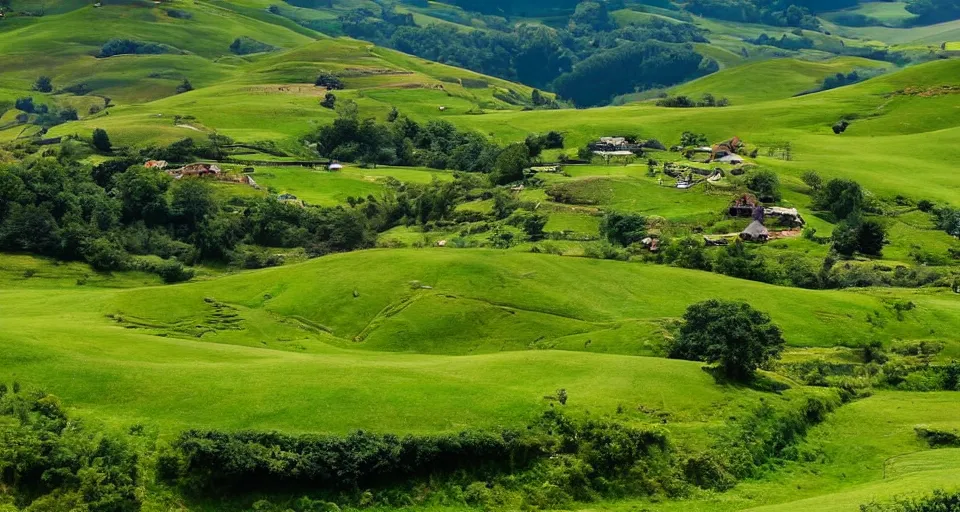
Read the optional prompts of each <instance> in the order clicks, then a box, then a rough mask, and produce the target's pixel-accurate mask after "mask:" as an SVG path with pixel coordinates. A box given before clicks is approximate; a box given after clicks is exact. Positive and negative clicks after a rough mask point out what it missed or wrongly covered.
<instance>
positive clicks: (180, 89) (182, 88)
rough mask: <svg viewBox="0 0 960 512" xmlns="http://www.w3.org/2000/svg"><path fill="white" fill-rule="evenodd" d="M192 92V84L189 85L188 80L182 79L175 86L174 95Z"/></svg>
mask: <svg viewBox="0 0 960 512" xmlns="http://www.w3.org/2000/svg"><path fill="white" fill-rule="evenodd" d="M192 90H193V84H191V83H190V80H188V79H186V78H184V79H183V81H182V82H180V85H178V86H177V89H176V91H175V92H176V93H177V94H183V93H185V92H190V91H192Z"/></svg>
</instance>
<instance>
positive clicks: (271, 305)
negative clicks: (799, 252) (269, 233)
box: [113, 248, 960, 354]
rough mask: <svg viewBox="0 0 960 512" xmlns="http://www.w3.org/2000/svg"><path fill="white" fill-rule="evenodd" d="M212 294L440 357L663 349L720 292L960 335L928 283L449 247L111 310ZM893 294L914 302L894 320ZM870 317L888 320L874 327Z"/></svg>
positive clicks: (363, 341)
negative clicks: (891, 283) (861, 286)
mask: <svg viewBox="0 0 960 512" xmlns="http://www.w3.org/2000/svg"><path fill="white" fill-rule="evenodd" d="M308 283H317V284H316V286H311V285H309V284H308ZM208 297H213V298H215V299H216V300H218V301H221V302H225V303H229V304H236V305H238V306H242V307H244V308H250V309H254V310H257V309H262V310H265V311H267V312H270V313H273V314H277V315H281V316H284V317H289V318H300V319H304V320H305V321H306V322H308V324H307V325H314V326H317V328H319V329H321V330H322V331H323V332H326V333H329V334H332V335H333V336H335V337H336V338H339V339H340V340H343V341H342V342H340V343H341V344H343V345H344V346H348V347H351V348H358V349H364V348H371V349H384V348H385V349H387V350H399V351H407V352H429V353H445V354H464V353H478V352H497V351H502V350H524V349H527V348H569V349H572V350H587V351H609V352H621V353H633V354H649V353H654V352H655V351H656V343H657V342H658V340H660V341H662V334H660V331H661V329H660V328H659V327H658V326H663V325H664V322H669V321H670V320H672V319H675V318H677V317H679V316H680V315H681V314H682V313H683V311H684V309H685V308H686V307H687V306H688V305H689V304H692V303H694V302H697V301H699V300H705V299H709V298H718V297H721V298H728V299H740V300H746V301H748V302H751V303H752V304H754V305H755V306H756V307H758V308H759V309H761V310H764V311H767V312H768V313H769V314H770V315H771V316H772V317H773V319H774V321H775V322H777V323H778V324H780V325H781V327H782V328H783V330H784V333H785V337H786V339H787V341H788V342H789V343H790V344H792V345H795V346H836V345H841V344H843V345H854V346H855V345H860V344H863V343H866V342H868V341H871V340H874V339H879V340H884V341H893V340H898V339H907V340H909V339H928V338H930V337H934V338H937V339H943V340H944V341H947V342H950V343H953V342H954V341H955V334H954V330H955V329H956V327H957V326H958V325H960V324H958V321H960V320H958V319H960V315H952V314H951V313H949V312H952V311H960V298H958V297H956V296H955V295H953V294H950V293H946V292H938V291H933V290H882V289H881V290H872V291H840V292H838V291H823V292H820V291H808V290H800V289H794V288H781V287H776V286H769V285H764V284H760V283H755V282H750V281H741V280H736V279H731V278H727V277H724V276H719V275H716V274H710V273H702V272H696V271H689V270H682V269H675V268H670V267H664V266H658V265H646V264H639V263H621V262H610V261H598V260H590V259H582V258H571V257H555V256H547V255H536V254H529V253H519V252H503V251H488V250H457V249H452V248H447V249H424V250H415V249H413V250H411V249H403V250H376V251H367V252H361V253H354V254H347V255H337V256H329V257H325V258H321V259H318V260H313V261H310V262H308V263H304V264H299V265H292V266H286V267H281V268H275V269H269V270H264V271H260V272H257V273H249V274H247V273H244V274H240V275H236V276H228V277H224V278H222V279H217V280H215V281H209V282H203V283H196V284H190V285H185V286H177V287H162V288H149V289H139V290H135V291H130V292H124V293H123V294H121V295H120V296H119V298H118V300H117V301H116V303H115V305H114V306H113V308H114V309H115V312H116V314H118V315H120V316H124V317H131V318H140V319H143V321H144V322H146V323H147V324H150V325H155V326H156V328H157V329H159V331H164V332H167V331H169V330H170V329H173V328H174V327H175V326H176V325H179V323H181V322H187V323H188V324H189V323H190V322H194V321H196V320H197V319H198V318H202V317H203V314H202V313H195V311H199V312H202V311H204V310H205V306H204V302H203V299H204V298H208ZM897 300H911V301H913V302H914V303H915V304H916V305H917V309H915V310H914V311H911V312H909V313H908V314H907V315H906V316H905V317H904V320H903V321H897V320H894V317H895V314H894V311H893V309H892V308H893V304H894V302H895V301H897ZM157 304H164V305H167V306H164V307H159V308H158V307H157V306H156V305H157ZM147 305H149V307H148V306H147ZM872 316H879V317H880V318H883V319H889V320H888V321H884V322H879V321H873V320H870V321H868V317H872ZM881 324H882V325H881ZM458 325H460V326H461V327H460V328H457V326H458ZM467 326H469V327H467ZM638 330H639V331H645V332H646V334H645V335H643V336H637V332H638ZM174 331H175V329H174V330H173V331H170V332H174ZM931 331H932V332H931ZM586 333H590V334H589V335H588V336H586V338H588V339H592V342H591V343H585V342H586V339H583V337H582V336H581V335H584V334H586ZM577 336H581V337H580V338H577ZM591 336H592V338H591ZM570 337H574V338H570ZM573 340H580V341H579V344H577V343H575V342H574V341H573ZM630 340H635V341H634V342H633V343H630V342H629V341H630ZM568 342H569V343H568Z"/></svg>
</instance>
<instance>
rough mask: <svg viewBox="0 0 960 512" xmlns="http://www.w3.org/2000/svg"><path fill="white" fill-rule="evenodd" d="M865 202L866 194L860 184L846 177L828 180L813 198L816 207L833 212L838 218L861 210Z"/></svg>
mask: <svg viewBox="0 0 960 512" xmlns="http://www.w3.org/2000/svg"><path fill="white" fill-rule="evenodd" d="M863 202H864V195H863V189H862V188H860V184H859V183H857V182H855V181H852V180H845V179H833V180H830V181H828V182H827V184H826V185H825V186H824V187H823V188H821V189H820V190H819V191H817V194H816V196H814V198H813V203H814V207H815V208H817V209H818V210H825V211H829V212H831V213H833V215H834V216H836V218H837V219H838V220H843V219H846V218H847V217H849V216H851V215H853V214H854V213H856V212H858V211H860V208H861V207H862V206H863Z"/></svg>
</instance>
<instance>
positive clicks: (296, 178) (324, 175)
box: [253, 166, 452, 206]
mask: <svg viewBox="0 0 960 512" xmlns="http://www.w3.org/2000/svg"><path fill="white" fill-rule="evenodd" d="M387 178H394V179H397V180H399V181H401V182H404V183H429V182H430V181H431V180H433V179H434V178H436V179H440V180H449V179H452V175H451V174H450V173H449V172H444V171H436V170H431V169H413V168H403V167H386V166H379V167H377V168H376V169H361V168H359V167H353V166H348V167H346V168H344V169H343V170H342V171H333V172H331V171H325V170H313V169H306V168H302V167H257V168H256V172H255V173H254V174H253V179H254V180H256V182H257V184H259V185H261V186H265V187H268V188H269V189H270V190H272V191H276V193H278V194H284V193H287V194H293V195H295V196H297V198H299V199H301V200H303V201H305V202H307V203H309V204H316V205H323V206H334V205H337V204H343V203H345V202H346V200H347V198H348V197H360V198H366V197H367V196H369V195H373V196H379V195H381V193H382V192H383V191H384V190H385V186H384V181H385V180H386V179H387Z"/></svg>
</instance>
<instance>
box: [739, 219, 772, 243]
mask: <svg viewBox="0 0 960 512" xmlns="http://www.w3.org/2000/svg"><path fill="white" fill-rule="evenodd" d="M740 238H742V239H743V240H745V241H747V242H766V241H767V240H769V239H770V231H768V230H767V228H766V226H764V225H763V223H762V222H760V221H759V220H755V221H753V222H751V223H750V225H749V226H747V229H744V230H743V232H742V233H740Z"/></svg>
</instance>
